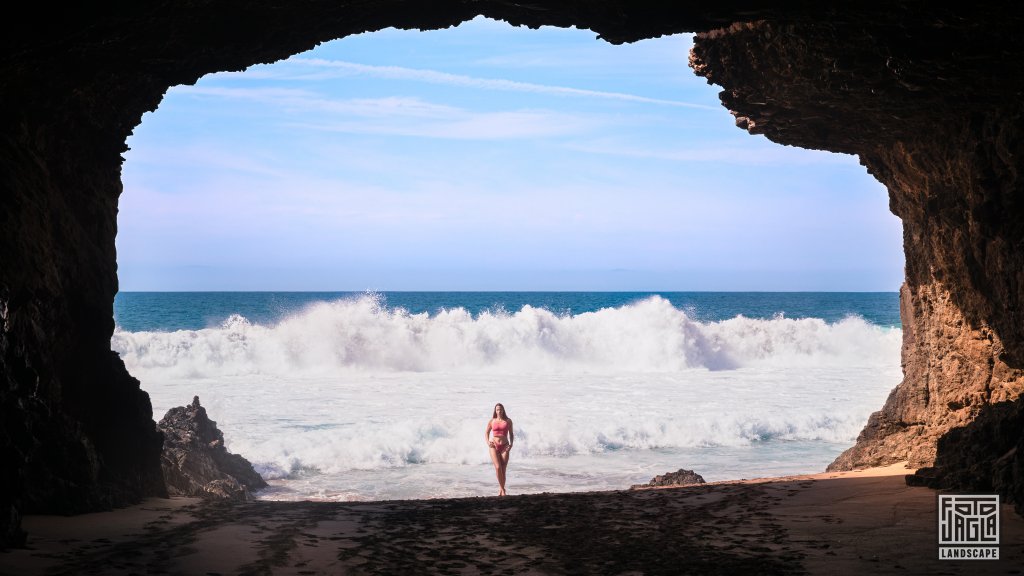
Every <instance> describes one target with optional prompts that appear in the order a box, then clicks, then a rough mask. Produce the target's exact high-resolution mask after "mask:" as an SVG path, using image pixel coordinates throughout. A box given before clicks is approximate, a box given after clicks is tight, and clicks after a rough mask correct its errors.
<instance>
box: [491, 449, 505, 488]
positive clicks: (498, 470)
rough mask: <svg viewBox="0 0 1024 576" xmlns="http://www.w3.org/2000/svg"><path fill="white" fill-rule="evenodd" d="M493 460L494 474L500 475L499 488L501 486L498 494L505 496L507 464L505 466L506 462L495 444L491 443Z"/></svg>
mask: <svg viewBox="0 0 1024 576" xmlns="http://www.w3.org/2000/svg"><path fill="white" fill-rule="evenodd" d="M491 462H493V463H494V475H495V476H497V477H498V488H499V491H498V496H504V495H505V466H504V464H505V463H504V462H503V461H502V458H501V455H499V454H498V451H497V450H496V449H495V448H494V445H491Z"/></svg>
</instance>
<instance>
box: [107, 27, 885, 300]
mask: <svg viewBox="0 0 1024 576" xmlns="http://www.w3.org/2000/svg"><path fill="white" fill-rule="evenodd" d="M691 42H692V38H691V36H690V35H679V36H672V37H666V38H660V39H656V40H647V41H643V42H638V43H635V44H629V45H623V46H613V45H610V44H607V43H605V42H603V41H600V40H597V39H596V35H595V34H594V33H593V32H589V31H585V30H575V29H569V30H565V29H557V28H543V29H541V30H529V29H525V28H513V27H511V26H508V25H506V24H504V23H500V22H494V21H489V20H484V19H481V18H478V19H476V20H474V21H472V22H468V23H465V24H462V25H461V26H459V27H457V28H452V29H448V30H440V31H433V32H410V31H398V30H386V31H383V32H377V33H373V34H363V35H359V36H353V37H349V38H345V39H342V40H337V41H334V42H330V43H327V44H323V45H321V46H319V47H318V48H316V49H315V50H312V51H310V52H306V53H303V54H298V55H295V56H293V57H292V58H289V59H288V60H285V61H281V62H277V63H275V64H272V65H263V66H254V67H252V68H250V69H248V70H246V71H245V72H241V73H222V74H215V75H211V76H207V77H205V78H203V79H202V80H200V81H199V82H198V83H197V84H196V85H195V86H180V87H176V88H173V89H171V90H170V91H169V92H168V94H167V96H166V97H165V98H164V100H163V102H162V104H161V105H160V108H159V109H158V110H157V111H156V112H155V113H151V114H147V115H146V116H145V117H144V118H143V121H142V124H141V125H140V126H139V127H137V128H136V130H135V133H134V135H133V136H132V137H131V138H129V140H128V145H129V146H130V147H131V150H130V151H129V152H128V153H127V154H126V156H125V158H126V161H125V164H124V169H123V180H124V194H123V195H122V197H121V202H120V215H119V219H118V225H119V233H118V237H117V248H118V265H119V276H120V282H121V289H122V290H125V291H131V290H356V291H359V290H368V289H369V290H879V291H895V290H897V289H898V288H899V285H900V283H901V282H902V280H903V254H902V233H901V226H900V222H899V220H898V219H897V218H896V217H895V216H893V215H892V214H891V213H890V212H889V210H888V198H887V196H886V192H885V189H884V188H883V187H882V186H881V184H879V183H878V182H877V181H875V180H874V179H873V178H871V177H870V176H869V175H868V174H867V172H866V171H865V169H864V168H863V167H862V166H860V165H859V164H858V162H857V159H856V158H855V157H852V156H844V155H838V154H830V153H826V152H817V151H809V150H802V149H798V148H792V147H784V146H779V145H777V144H773V143H771V142H769V141H768V140H766V139H765V138H763V137H760V136H750V135H748V134H747V133H746V132H744V131H742V130H740V129H738V128H736V127H735V125H734V123H733V118H732V117H731V116H730V115H729V113H728V111H726V110H725V109H724V108H723V107H721V105H720V104H719V103H718V97H717V93H718V90H719V88H718V87H717V86H710V85H708V84H707V83H706V82H705V81H704V80H703V79H702V78H699V77H697V76H695V75H694V74H693V71H692V70H691V69H690V68H689V67H688V66H687V56H688V51H689V48H690V45H691Z"/></svg>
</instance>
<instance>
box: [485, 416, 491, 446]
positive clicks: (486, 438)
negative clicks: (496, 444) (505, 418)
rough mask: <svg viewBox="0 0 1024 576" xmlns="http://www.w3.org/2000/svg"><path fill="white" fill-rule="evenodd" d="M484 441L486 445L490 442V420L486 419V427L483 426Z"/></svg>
mask: <svg viewBox="0 0 1024 576" xmlns="http://www.w3.org/2000/svg"><path fill="white" fill-rule="evenodd" d="M484 443H485V444H487V445H488V446H490V444H491V420H488V421H487V428H484Z"/></svg>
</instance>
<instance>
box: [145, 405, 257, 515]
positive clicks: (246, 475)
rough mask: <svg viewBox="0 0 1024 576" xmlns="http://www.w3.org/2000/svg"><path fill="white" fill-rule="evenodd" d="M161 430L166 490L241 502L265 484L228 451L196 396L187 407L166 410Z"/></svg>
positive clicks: (162, 464)
mask: <svg viewBox="0 0 1024 576" xmlns="http://www.w3.org/2000/svg"><path fill="white" fill-rule="evenodd" d="M160 431H161V432H163V434H164V448H163V455H162V457H161V461H160V464H161V466H162V468H163V472H164V480H165V481H166V483H167V491H168V493H170V494H172V495H178V496H200V497H204V498H222V499H229V500H237V501H240V502H244V501H246V500H249V499H251V498H252V492H254V491H256V490H259V489H261V488H266V487H267V483H266V482H265V481H264V480H263V477H262V476H260V475H259V473H258V472H256V470H254V469H253V467H252V464H250V463H249V461H248V460H246V459H245V458H243V457H242V456H239V455H238V454H231V453H230V452H228V450H227V448H226V447H225V446H224V434H223V433H221V431H220V430H219V429H218V428H217V423H216V422H214V421H213V420H210V418H209V417H208V416H207V415H206V408H203V407H202V406H200V405H199V397H198V396H196V397H194V398H193V399H192V404H189V405H188V406H179V407H177V408H171V409H170V410H168V411H167V415H166V416H164V417H163V419H162V420H160Z"/></svg>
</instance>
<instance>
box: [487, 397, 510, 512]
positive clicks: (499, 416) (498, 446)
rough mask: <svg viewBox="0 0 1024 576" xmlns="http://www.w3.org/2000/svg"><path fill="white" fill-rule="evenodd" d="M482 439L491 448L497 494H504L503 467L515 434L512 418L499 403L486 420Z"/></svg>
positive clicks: (506, 463)
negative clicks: (496, 477)
mask: <svg viewBox="0 0 1024 576" xmlns="http://www.w3.org/2000/svg"><path fill="white" fill-rule="evenodd" d="M484 439H485V440H486V441H487V446H488V447H489V448H490V450H491V462H493V463H494V473H495V474H496V475H497V476H498V488H499V489H500V490H499V491H498V496H504V495H505V469H506V468H508V455H509V452H510V451H511V450H512V443H513V442H515V434H514V433H513V432H512V420H511V419H510V418H509V417H508V414H506V413H505V407H504V406H502V405H501V404H500V403H499V404H495V405H494V413H493V414H491V419H490V420H488V421H487V429H486V430H484Z"/></svg>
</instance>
